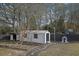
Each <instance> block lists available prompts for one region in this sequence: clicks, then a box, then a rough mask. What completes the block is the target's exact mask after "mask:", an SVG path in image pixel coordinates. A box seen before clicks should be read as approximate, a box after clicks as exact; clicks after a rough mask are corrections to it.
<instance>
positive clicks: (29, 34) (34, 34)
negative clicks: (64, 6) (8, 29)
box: [24, 30, 50, 43]
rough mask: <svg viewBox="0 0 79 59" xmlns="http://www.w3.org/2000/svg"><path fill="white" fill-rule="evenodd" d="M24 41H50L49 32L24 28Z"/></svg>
mask: <svg viewBox="0 0 79 59" xmlns="http://www.w3.org/2000/svg"><path fill="white" fill-rule="evenodd" d="M24 41H27V42H36V43H50V32H49V31H47V30H26V31H25V34H24Z"/></svg>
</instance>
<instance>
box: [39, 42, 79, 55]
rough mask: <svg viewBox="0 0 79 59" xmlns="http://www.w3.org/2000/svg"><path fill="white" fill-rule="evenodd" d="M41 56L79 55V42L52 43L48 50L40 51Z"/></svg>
mask: <svg viewBox="0 0 79 59" xmlns="http://www.w3.org/2000/svg"><path fill="white" fill-rule="evenodd" d="M39 55H40V56H79V43H68V44H62V43H57V44H52V45H51V46H49V47H48V48H47V49H46V50H44V51H41V52H39Z"/></svg>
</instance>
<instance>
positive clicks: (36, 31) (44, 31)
mask: <svg viewBox="0 0 79 59" xmlns="http://www.w3.org/2000/svg"><path fill="white" fill-rule="evenodd" d="M25 32H30V33H49V31H48V30H25Z"/></svg>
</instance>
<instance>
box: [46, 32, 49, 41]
mask: <svg viewBox="0 0 79 59" xmlns="http://www.w3.org/2000/svg"><path fill="white" fill-rule="evenodd" d="M46 41H49V33H47V34H46Z"/></svg>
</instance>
